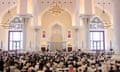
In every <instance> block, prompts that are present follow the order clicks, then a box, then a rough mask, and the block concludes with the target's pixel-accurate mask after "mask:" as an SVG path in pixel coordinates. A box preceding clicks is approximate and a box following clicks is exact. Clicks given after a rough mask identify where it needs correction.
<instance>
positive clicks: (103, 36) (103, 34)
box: [90, 31, 105, 51]
mask: <svg viewBox="0 0 120 72" xmlns="http://www.w3.org/2000/svg"><path fill="white" fill-rule="evenodd" d="M91 32H99V33H102V38H103V40H100V38H101V36H100V38H99V41H100V42H103V49H101V46H100V49H99V50H98V49H94V48H91V35H90V50H92V51H105V32H104V31H90V34H91ZM92 36H93V35H92ZM92 39H93V37H92ZM93 41H97V40H93ZM92 44H93V43H92ZM92 46H93V47H94V45H92Z"/></svg>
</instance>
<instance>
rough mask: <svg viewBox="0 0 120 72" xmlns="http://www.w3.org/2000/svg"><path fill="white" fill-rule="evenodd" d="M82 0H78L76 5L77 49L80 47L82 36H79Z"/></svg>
mask: <svg viewBox="0 0 120 72" xmlns="http://www.w3.org/2000/svg"><path fill="white" fill-rule="evenodd" d="M79 16H80V0H76V6H75V34H76V38H75V48H76V49H75V50H78V49H80V37H79V28H80V17H79Z"/></svg>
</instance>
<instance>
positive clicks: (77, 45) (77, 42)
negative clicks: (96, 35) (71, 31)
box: [75, 27, 80, 50]
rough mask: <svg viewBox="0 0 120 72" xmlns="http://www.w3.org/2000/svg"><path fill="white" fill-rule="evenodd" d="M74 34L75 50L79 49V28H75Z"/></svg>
mask: <svg viewBox="0 0 120 72" xmlns="http://www.w3.org/2000/svg"><path fill="white" fill-rule="evenodd" d="M75 34H76V39H75V41H76V47H77V50H78V49H80V33H79V27H75Z"/></svg>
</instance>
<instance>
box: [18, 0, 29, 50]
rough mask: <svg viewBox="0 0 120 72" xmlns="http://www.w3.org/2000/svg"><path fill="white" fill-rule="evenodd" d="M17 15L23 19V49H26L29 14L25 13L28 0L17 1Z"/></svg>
mask: <svg viewBox="0 0 120 72" xmlns="http://www.w3.org/2000/svg"><path fill="white" fill-rule="evenodd" d="M18 2H19V4H18V16H19V17H21V18H22V19H23V51H24V52H26V51H27V49H28V48H27V27H28V26H27V25H28V21H29V19H30V18H31V14H27V3H28V0H19V1H18Z"/></svg>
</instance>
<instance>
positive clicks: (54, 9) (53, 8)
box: [49, 0, 64, 16]
mask: <svg viewBox="0 0 120 72" xmlns="http://www.w3.org/2000/svg"><path fill="white" fill-rule="evenodd" d="M53 3H55V4H54V5H53V6H50V9H49V11H50V13H51V14H53V15H57V16H58V15H60V14H61V13H62V11H64V10H63V9H62V7H61V6H60V5H58V3H57V0H54V2H53Z"/></svg>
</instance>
